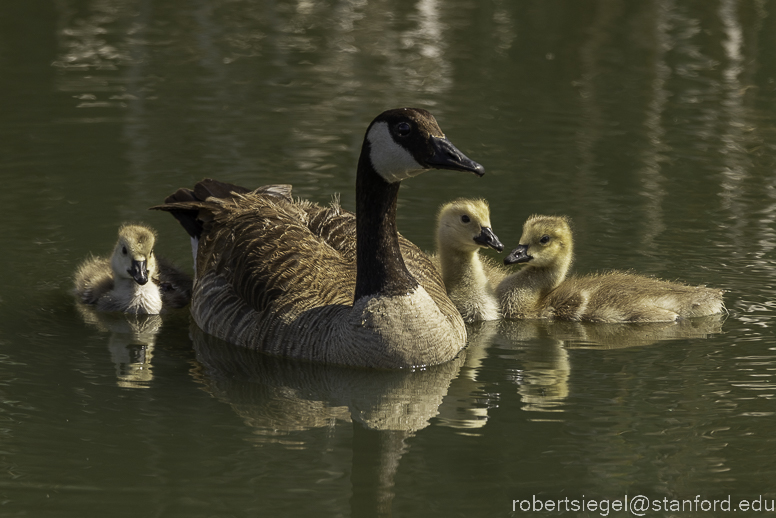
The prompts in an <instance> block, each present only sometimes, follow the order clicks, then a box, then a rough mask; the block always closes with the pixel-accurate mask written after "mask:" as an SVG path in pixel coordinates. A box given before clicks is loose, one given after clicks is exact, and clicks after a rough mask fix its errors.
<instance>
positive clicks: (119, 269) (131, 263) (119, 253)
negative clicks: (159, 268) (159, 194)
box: [111, 225, 156, 286]
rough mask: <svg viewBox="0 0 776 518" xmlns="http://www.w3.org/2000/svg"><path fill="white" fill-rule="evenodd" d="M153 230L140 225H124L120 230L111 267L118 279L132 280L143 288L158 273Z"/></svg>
mask: <svg viewBox="0 0 776 518" xmlns="http://www.w3.org/2000/svg"><path fill="white" fill-rule="evenodd" d="M155 241H156V234H155V233H154V231H153V230H151V229H150V228H147V227H142V226H139V225H124V226H122V227H121V228H120V229H119V240H118V242H117V243H116V247H115V248H114V249H113V256H112V257H111V266H112V268H113V273H114V275H115V276H116V277H118V278H121V279H132V280H134V281H135V282H136V283H138V284H140V285H141V286H142V285H144V284H145V283H147V282H148V279H149V278H150V277H151V275H153V273H154V272H155V271H156V258H155V257H154V242H155Z"/></svg>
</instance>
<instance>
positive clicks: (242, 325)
mask: <svg viewBox="0 0 776 518" xmlns="http://www.w3.org/2000/svg"><path fill="white" fill-rule="evenodd" d="M427 169H451V170H457V171H469V172H473V173H475V174H477V175H480V176H481V175H482V174H484V169H483V167H482V166H481V165H479V164H478V163H476V162H474V161H472V160H470V159H469V158H467V157H466V156H464V155H463V153H461V152H460V151H459V150H458V149H456V148H455V146H453V145H452V144H451V143H450V141H448V140H447V139H446V138H445V137H444V134H443V133H442V130H440V129H439V126H438V125H437V123H436V120H435V119H434V117H433V116H432V115H431V114H430V113H428V112H427V111H425V110H420V109H411V108H403V109H397V110H389V111H386V112H384V113H382V114H380V115H379V116H378V117H377V118H375V119H374V120H373V121H372V123H371V124H370V125H369V127H368V128H367V131H366V135H365V137H364V142H363V146H362V148H361V156H360V158H359V161H358V170H357V174H356V213H357V214H358V219H357V220H356V218H355V216H354V215H353V214H351V213H348V212H347V211H344V210H342V209H341V208H340V207H339V205H338V204H336V203H335V204H333V205H332V207H330V208H324V207H321V206H318V205H316V204H313V203H310V202H307V201H301V200H297V201H294V200H293V199H292V198H291V196H290V187H289V186H267V187H264V188H262V189H259V190H257V191H254V192H246V189H242V188H236V189H235V188H232V187H233V186H229V185H228V184H221V183H219V182H213V181H204V182H200V183H199V184H197V186H195V188H194V189H193V190H190V189H179V190H178V191H177V192H176V193H174V194H173V195H171V196H170V197H168V198H167V200H165V201H166V203H165V204H164V205H161V206H159V207H154V208H157V209H160V210H166V211H170V212H172V213H173V215H174V216H176V218H177V219H178V220H179V221H181V223H182V225H183V226H184V228H186V229H187V231H188V232H189V234H190V235H191V236H192V239H193V241H194V244H195V246H196V247H197V252H196V280H195V284H194V293H193V297H192V305H191V312H192V315H193V317H194V320H195V322H196V323H197V325H198V326H199V327H200V328H201V329H202V330H203V331H205V332H206V333H208V334H211V335H214V336H216V337H218V338H221V339H223V340H226V341H228V342H231V343H234V344H237V345H242V346H246V347H249V348H253V349H257V350H261V351H264V352H267V353H270V354H273V355H278V356H287V357H293V358H302V359H307V360H311V361H317V362H324V363H331V364H342V365H351V366H364V367H378V368H402V367H414V366H422V365H433V364H438V363H442V362H446V361H448V360H450V359H452V358H454V357H455V355H456V354H457V353H458V352H459V351H460V350H461V349H462V348H463V347H464V345H465V342H466V329H465V327H464V324H463V320H462V319H461V316H460V315H459V314H458V311H457V310H456V309H455V306H454V305H453V304H452V302H451V301H450V299H449V298H448V297H447V295H446V294H445V290H444V284H443V282H442V279H441V277H440V276H439V273H438V272H437V271H436V269H435V268H434V266H433V264H432V262H431V260H430V259H429V258H428V257H427V256H426V255H425V254H423V253H422V252H421V251H420V250H419V249H418V248H417V247H415V246H414V245H413V244H412V243H410V242H409V241H407V240H406V239H404V238H402V237H401V236H399V234H398V232H397V228H396V201H397V195H398V191H399V184H400V182H401V181H402V180H404V179H406V178H410V177H412V176H416V175H418V174H420V173H422V172H424V171H425V170H427Z"/></svg>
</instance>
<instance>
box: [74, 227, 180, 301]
mask: <svg viewBox="0 0 776 518" xmlns="http://www.w3.org/2000/svg"><path fill="white" fill-rule="evenodd" d="M155 242H156V233H155V232H154V231H153V230H152V229H150V228H148V227H146V226H142V225H123V226H122V227H121V228H120V229H119V239H118V242H117V243H116V246H115V247H114V248H113V254H112V255H111V256H110V257H90V258H89V259H86V260H85V261H84V262H83V263H81V265H80V266H79V267H78V269H77V270H76V273H75V277H74V286H75V289H74V293H75V296H76V297H77V299H78V300H79V301H81V302H83V303H84V304H88V305H90V306H94V309H96V310H98V311H120V312H123V313H132V314H140V315H143V314H145V315H158V314H159V313H162V312H164V311H166V310H169V309H174V308H182V307H184V306H186V305H187V304H188V303H189V300H190V299H191V288H192V281H191V277H190V276H189V275H187V274H185V273H183V272H181V271H180V270H178V269H177V268H175V267H174V266H173V265H172V264H170V263H168V262H167V261H165V260H163V259H157V258H156V256H155V255H154V243H155Z"/></svg>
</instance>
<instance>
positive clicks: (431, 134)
mask: <svg viewBox="0 0 776 518" xmlns="http://www.w3.org/2000/svg"><path fill="white" fill-rule="evenodd" d="M364 146H365V149H367V146H368V150H369V153H368V157H369V161H370V162H371V164H372V167H373V168H374V170H375V171H376V172H377V174H379V175H380V176H381V177H382V178H383V179H384V180H385V181H386V182H388V183H397V182H400V181H402V180H404V179H406V178H410V177H412V176H417V175H419V174H420V173H422V172H423V171H425V170H427V169H452V170H455V171H468V172H471V173H474V174H476V175H478V176H482V175H483V174H485V168H483V167H482V166H481V165H480V164H478V163H477V162H475V161H473V160H470V159H469V158H468V157H467V156H466V155H464V154H463V153H461V152H460V151H459V150H458V149H457V148H456V147H455V146H454V145H453V144H452V142H450V141H449V140H447V138H446V137H445V135H444V133H442V130H441V129H439V125H438V124H437V121H436V119H434V116H433V115H431V114H430V113H429V112H427V111H426V110H422V109H420V108H399V109H396V110H388V111H385V112H383V113H381V114H380V115H378V116H377V117H376V118H375V120H373V121H372V123H371V124H370V125H369V128H368V129H367V132H366V138H365V142H364Z"/></svg>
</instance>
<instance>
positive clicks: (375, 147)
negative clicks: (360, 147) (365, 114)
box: [367, 122, 426, 183]
mask: <svg viewBox="0 0 776 518" xmlns="http://www.w3.org/2000/svg"><path fill="white" fill-rule="evenodd" d="M367 140H368V141H369V149H370V152H369V159H370V160H371V161H372V166H374V168H375V171H377V174H379V175H380V176H382V177H383V179H384V180H385V181H386V182H388V183H395V182H400V181H402V180H404V179H406V178H410V177H413V176H417V175H419V174H420V173H422V172H423V171H425V170H426V168H424V167H423V166H421V165H420V164H419V163H418V162H417V161H416V160H415V158H414V157H413V156H412V155H411V154H410V152H409V151H407V150H406V149H404V147H402V146H400V145H399V144H397V143H396V142H395V141H394V140H393V137H391V133H390V131H388V123H387V122H377V123H375V124H373V125H372V128H371V129H370V130H369V133H368V134H367Z"/></svg>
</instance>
